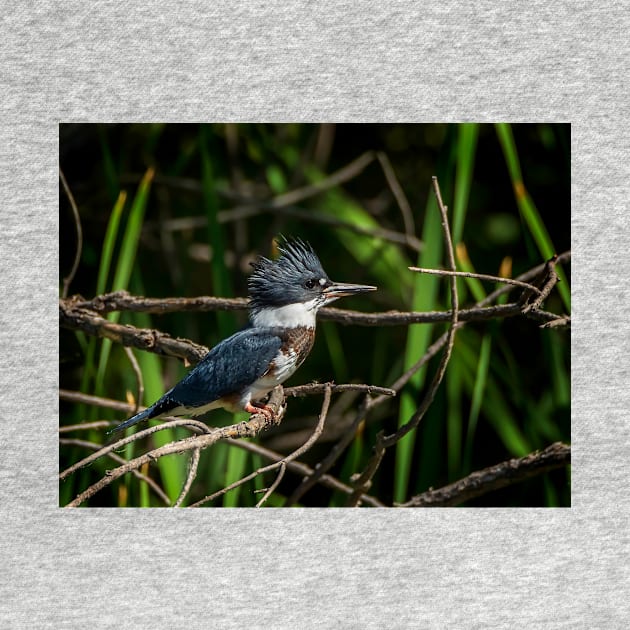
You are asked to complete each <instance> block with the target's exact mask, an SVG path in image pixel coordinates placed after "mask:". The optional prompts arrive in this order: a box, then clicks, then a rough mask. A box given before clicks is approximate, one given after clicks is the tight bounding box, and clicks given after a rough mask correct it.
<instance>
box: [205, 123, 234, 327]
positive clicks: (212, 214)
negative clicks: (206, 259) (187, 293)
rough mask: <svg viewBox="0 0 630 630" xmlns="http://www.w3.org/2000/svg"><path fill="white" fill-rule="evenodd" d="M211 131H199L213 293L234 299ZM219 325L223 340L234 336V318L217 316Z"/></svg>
mask: <svg viewBox="0 0 630 630" xmlns="http://www.w3.org/2000/svg"><path fill="white" fill-rule="evenodd" d="M210 141H211V140H210V128H209V127H208V126H207V125H203V126H202V127H201V131H200V138H199V146H200V150H201V180H202V189H203V202H204V207H205V210H206V216H207V217H208V243H209V244H210V247H211V248H212V270H211V277H212V292H213V294H214V295H217V296H229V295H232V290H231V281H230V275H229V273H228V270H227V268H226V265H225V237H224V234H223V228H222V227H221V225H220V224H219V220H218V213H219V200H218V198H217V193H216V185H215V180H214V172H213V168H212V159H211V157H210V149H209V144H210ZM216 317H217V323H218V327H219V334H220V336H221V337H227V336H228V335H229V334H230V333H231V332H232V326H233V318H232V316H231V315H230V314H229V313H226V312H221V311H219V312H217V314H216Z"/></svg>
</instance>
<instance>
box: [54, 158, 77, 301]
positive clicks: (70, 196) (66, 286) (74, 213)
mask: <svg viewBox="0 0 630 630" xmlns="http://www.w3.org/2000/svg"><path fill="white" fill-rule="evenodd" d="M59 179H61V184H62V185H63V188H64V190H65V191H66V195H67V196H68V201H69V202H70V207H71V208H72V216H73V217H74V225H75V228H76V230H77V249H76V252H75V254H74V262H73V263H72V268H71V269H70V273H69V274H68V275H67V276H66V277H65V278H64V279H63V290H62V292H61V296H62V297H64V298H65V297H67V296H68V290H69V288H70V283H71V282H72V280H73V279H74V276H75V275H76V273H77V269H78V268H79V263H80V262H81V252H82V251H83V230H82V228H81V217H80V216H79V209H78V208H77V203H76V201H75V200H74V196H73V194H72V191H71V190H70V186H68V182H67V181H66V176H65V175H64V174H63V171H62V170H61V168H59Z"/></svg>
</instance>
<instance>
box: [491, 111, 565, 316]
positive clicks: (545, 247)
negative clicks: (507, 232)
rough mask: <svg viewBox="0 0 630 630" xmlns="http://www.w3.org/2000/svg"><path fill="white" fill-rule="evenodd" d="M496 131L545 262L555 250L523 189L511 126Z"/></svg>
mask: <svg viewBox="0 0 630 630" xmlns="http://www.w3.org/2000/svg"><path fill="white" fill-rule="evenodd" d="M496 130H497V136H498V137H499V143H500V144H501V149H502V150H503V155H504V156H505V161H506V162H507V166H508V171H509V173H510V178H511V179H512V188H513V190H514V196H515V198H516V204H517V206H518V209H519V211H520V213H521V216H522V217H523V219H524V221H525V224H526V225H527V227H528V229H529V232H530V234H531V235H532V238H533V239H534V242H535V243H536V246H537V247H538V251H539V252H540V253H541V255H542V256H543V257H544V259H545V260H548V259H549V258H551V257H552V256H553V255H554V254H555V253H556V250H555V247H554V246H553V243H552V242H551V237H550V236H549V233H548V232H547V228H546V227H545V224H544V222H543V220H542V218H541V217H540V214H539V212H538V210H537V208H536V205H535V204H534V201H533V200H532V198H531V197H530V196H529V193H528V192H527V189H526V188H525V183H524V181H523V174H522V173H521V165H520V161H519V157H518V151H517V149H516V143H515V142H514V135H513V134H512V126H511V125H509V124H507V123H498V124H497V125H496ZM557 271H558V276H559V277H560V282H559V284H558V291H559V293H560V296H561V297H562V301H563V303H564V306H565V308H566V309H567V310H570V309H571V294H570V291H569V286H568V283H567V281H566V276H565V274H564V272H563V271H562V270H561V269H558V270H557Z"/></svg>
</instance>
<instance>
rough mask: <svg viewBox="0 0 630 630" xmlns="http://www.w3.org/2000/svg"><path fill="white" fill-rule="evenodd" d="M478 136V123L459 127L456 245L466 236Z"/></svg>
mask: <svg viewBox="0 0 630 630" xmlns="http://www.w3.org/2000/svg"><path fill="white" fill-rule="evenodd" d="M478 136H479V125H478V124H476V123H464V124H461V125H458V127H457V158H456V164H455V191H454V194H453V219H452V223H453V228H452V232H453V233H452V237H453V243H454V244H455V245H457V243H461V241H462V238H463V234H464V223H465V221H466V210H467V208H468V198H469V197H470V188H471V186H472V176H473V170H474V167H475V153H476V151H477V137H478Z"/></svg>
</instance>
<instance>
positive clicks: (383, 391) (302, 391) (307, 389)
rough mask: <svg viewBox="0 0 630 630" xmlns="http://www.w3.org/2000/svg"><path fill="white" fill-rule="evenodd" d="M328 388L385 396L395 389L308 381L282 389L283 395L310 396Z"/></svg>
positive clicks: (334, 392)
mask: <svg viewBox="0 0 630 630" xmlns="http://www.w3.org/2000/svg"><path fill="white" fill-rule="evenodd" d="M327 389H330V390H331V391H332V392H333V394H336V393H338V392H352V391H355V392H364V393H366V394H380V395H382V396H385V397H386V398H388V397H390V396H395V395H396V391H395V390H393V389H391V388H389V387H378V386H376V385H363V384H359V383H344V384H343V385H335V384H334V383H310V384H308V385H296V386H294V387H287V388H286V389H285V390H284V395H285V396H296V397H297V396H312V395H313V394H325V393H326V390H327Z"/></svg>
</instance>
